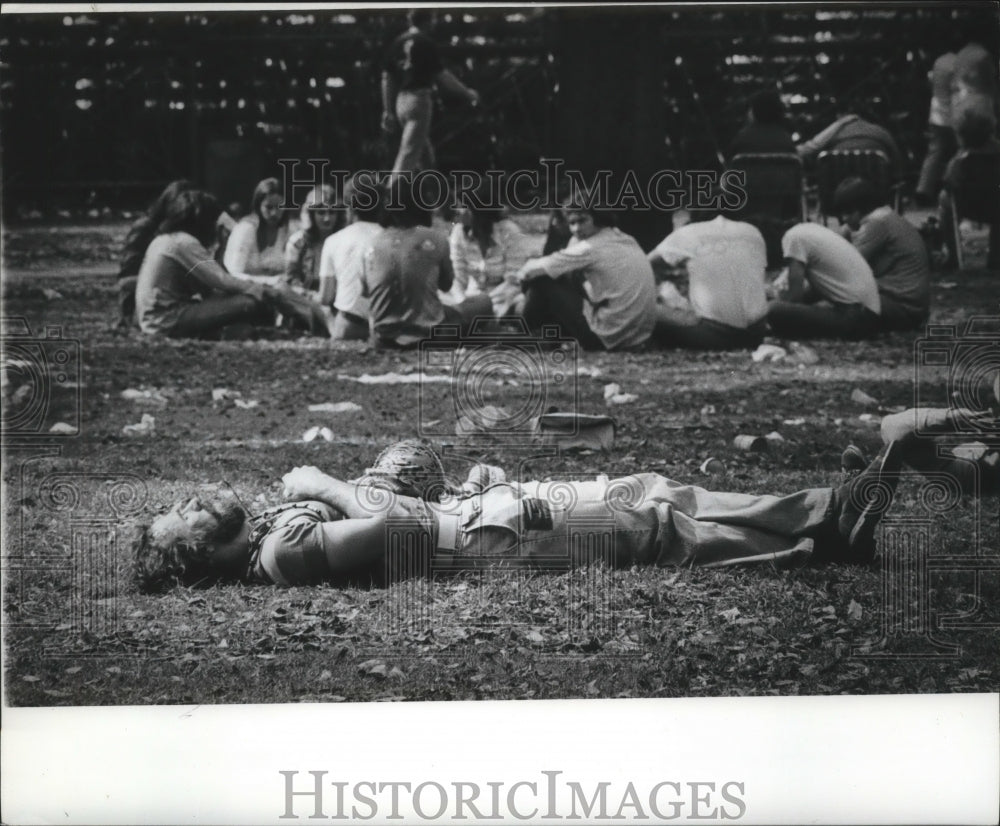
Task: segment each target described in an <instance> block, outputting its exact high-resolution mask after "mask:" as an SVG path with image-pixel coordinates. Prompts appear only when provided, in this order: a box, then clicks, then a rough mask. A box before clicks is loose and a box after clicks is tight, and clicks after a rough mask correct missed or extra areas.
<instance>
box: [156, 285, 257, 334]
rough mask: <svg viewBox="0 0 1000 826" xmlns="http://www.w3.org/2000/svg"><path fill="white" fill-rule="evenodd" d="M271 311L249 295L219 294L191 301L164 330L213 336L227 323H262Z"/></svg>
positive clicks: (227, 324) (226, 325)
mask: <svg viewBox="0 0 1000 826" xmlns="http://www.w3.org/2000/svg"><path fill="white" fill-rule="evenodd" d="M268 319H270V321H271V323H272V324H273V323H274V316H273V312H272V311H271V310H270V309H268V308H267V307H266V306H265V305H264V304H262V303H261V302H260V301H258V300H257V299H256V298H254V297H253V296H250V295H224V296H223V295H219V296H212V297H210V298H206V299H205V300H204V301H193V302H192V303H190V304H188V305H187V306H186V307H184V309H183V310H181V313H180V316H179V317H178V319H177V321H176V322H175V323H174V326H173V327H171V328H170V330H169V332H168V333H167V334H168V335H169V336H170V337H171V338H215V337H216V336H218V335H219V333H220V332H221V330H222V328H223V327H228V326H229V325H231V324H263V323H267V322H268Z"/></svg>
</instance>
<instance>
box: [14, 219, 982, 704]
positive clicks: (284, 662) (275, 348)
mask: <svg viewBox="0 0 1000 826" xmlns="http://www.w3.org/2000/svg"><path fill="white" fill-rule="evenodd" d="M123 232H124V225H113V226H111V225H102V226H97V225H95V226H90V227H87V226H83V227H76V228H56V229H53V228H34V229H14V230H11V231H10V232H8V233H7V235H6V237H5V252H6V256H7V257H6V265H7V267H8V268H9V269H8V271H7V273H6V275H5V279H4V285H3V286H4V312H3V314H4V316H6V317H12V316H17V317H23V318H24V319H26V320H27V322H28V324H29V325H30V328H31V331H32V333H33V334H34V336H35V337H37V338H44V333H45V331H46V328H48V327H53V326H58V327H61V329H62V336H63V338H65V339H69V340H75V341H78V342H79V344H80V352H81V358H80V366H79V370H78V371H77V372H78V375H71V376H69V377H68V379H67V382H66V383H65V384H64V385H63V386H62V389H61V390H60V391H58V392H54V393H53V395H52V400H51V407H50V410H49V413H48V418H47V419H46V420H45V421H46V425H45V428H44V429H45V431H47V430H48V426H49V425H51V424H53V423H55V422H58V421H63V422H66V423H69V424H74V423H75V418H74V417H75V415H76V410H77V406H76V399H77V397H78V398H79V400H80V404H79V425H80V430H79V433H78V434H77V435H75V436H64V437H53V436H49V435H48V434H47V433H45V434H42V435H41V437H40V438H37V439H33V440H29V441H31V443H32V446H24V445H23V444H22V445H21V446H20V447H18V446H16V445H12V446H8V447H7V449H5V451H4V469H3V479H4V483H5V497H4V517H5V518H4V528H3V539H4V549H5V558H4V568H5V570H4V574H5V576H4V586H3V587H4V625H5V632H6V633H5V640H4V642H5V645H6V673H5V680H6V692H7V694H6V696H7V701H8V703H10V704H12V705H88V704H113V705H118V704H149V703H245V702H297V701H343V700H348V701H356V700H436V699H441V700H444V699H499V698H504V699H520V698H525V699H526V698H543V697H549V698H556V697H558V698H571V697H655V696H665V697H676V696H726V695H763V694H840V693H895V692H957V691H996V690H997V688H998V686H1000V630H998V629H1000V617H998V613H1000V612H998V605H1000V588H998V584H1000V583H998V579H1000V577H998V575H997V574H995V573H994V574H987V575H984V576H982V577H981V578H980V579H978V580H977V579H976V578H975V577H974V576H973V574H971V573H967V572H966V573H963V572H954V571H945V570H940V571H932V572H931V574H930V577H929V580H928V585H927V588H926V589H924V590H921V591H919V593H917V592H913V593H911V592H910V591H907V592H906V593H905V594H904V598H903V600H902V601H901V602H900V601H899V600H895V601H893V600H887V597H886V594H885V591H884V586H885V587H888V588H889V590H892V587H895V586H893V582H895V581H894V580H891V578H890V579H886V577H887V575H886V574H884V573H883V568H882V564H881V562H882V560H881V558H879V559H878V560H876V563H875V565H874V566H872V567H871V568H850V567H844V566H829V567H826V568H812V569H801V570H794V571H776V570H773V569H771V568H766V567H762V568H758V569H753V570H741V571H730V572H713V571H700V570H649V569H636V570H630V571H608V570H605V569H600V568H596V569H593V570H587V571H574V572H569V573H557V574H551V573H549V574H546V573H536V574H532V575H528V576H524V575H514V574H512V573H511V572H509V571H498V572H492V573H482V574H473V573H468V574H463V575H460V576H457V577H451V578H437V579H434V580H430V581H428V580H420V581H415V582H410V583H404V584H400V585H396V586H393V587H392V588H390V589H388V590H381V591H363V590H340V589H334V588H331V587H313V588H292V589H287V590H279V589H273V588H262V587H254V586H242V585H228V586H219V587H212V588H207V589H177V590H174V591H172V592H170V593H168V594H165V595H155V596H150V595H141V594H139V593H138V592H137V591H136V589H135V587H134V586H133V585H132V582H131V579H130V574H129V565H130V560H129V552H128V537H129V528H130V525H131V524H132V523H134V522H135V521H136V520H137V519H140V518H143V519H148V518H150V516H151V515H153V514H155V508H156V506H158V505H160V504H162V503H167V502H169V501H171V500H172V499H174V498H175V497H177V496H178V495H180V494H181V493H182V492H184V491H186V490H190V489H191V488H192V487H193V488H196V489H197V488H198V487H199V486H202V489H208V490H210V489H212V488H213V487H214V486H218V485H223V486H224V485H227V484H228V485H232V486H233V487H234V488H236V489H237V490H238V491H239V492H240V496H241V498H242V499H243V501H244V502H245V503H246V504H247V505H248V506H249V507H250V509H251V510H254V511H256V510H258V509H260V508H261V507H263V506H265V505H267V504H272V503H276V502H277V501H279V493H280V485H279V483H278V480H279V479H280V477H281V475H282V474H283V473H284V472H286V471H287V470H289V469H291V468H292V467H293V466H295V465H299V464H314V465H317V466H319V467H321V468H323V469H324V470H326V471H328V472H330V473H332V474H334V475H336V476H340V477H342V478H343V477H347V478H350V477H352V476H354V475H356V474H357V473H358V472H359V471H360V470H361V469H362V468H364V467H365V466H366V463H367V462H369V461H370V460H371V459H372V458H373V457H374V456H375V454H376V453H377V452H378V450H379V449H381V447H382V446H384V445H385V444H387V443H388V442H390V441H392V440H394V439H397V438H401V437H405V436H412V435H415V433H416V430H417V429H418V423H423V425H424V426H425V428H429V429H430V431H431V432H432V434H433V435H435V436H436V437H437V438H436V440H437V442H438V443H439V444H440V445H441V446H442V447H445V448H448V447H449V444H448V443H449V442H454V437H452V436H450V435H449V434H452V433H454V422H455V407H454V404H453V395H452V392H451V385H450V384H448V383H446V382H434V383H427V384H424V385H420V384H415V383H404V384H365V383H360V382H358V381H356V380H355V379H357V378H358V377H360V376H362V375H364V374H371V375H376V374H384V373H390V372H394V373H413V372H416V371H418V370H419V369H420V368H421V366H422V365H421V360H420V357H419V355H418V354H417V353H405V354H394V353H382V352H376V351H374V350H372V349H371V348H369V347H367V346H365V345H360V344H333V343H331V342H327V341H319V340H308V339H306V340H299V341H265V342H246V343H243V342H222V343H200V342H180V343H178V342H169V341H155V340H147V339H144V338H141V337H140V336H138V335H135V334H132V335H128V336H123V335H121V334H118V333H115V332H114V331H113V330H112V329H111V327H112V322H113V320H114V309H113V305H114V279H113V276H112V275H111V267H109V266H105V262H106V261H107V260H108V259H109V258H110V257H111V256H112V254H113V250H114V249H115V244H116V243H117V242H118V241H119V240H120V237H121V235H122V234H123ZM934 280H935V283H934V290H933V301H934V314H933V318H932V320H933V321H934V322H936V323H943V324H957V325H963V324H964V322H965V320H966V319H968V318H969V317H970V316H971V315H973V314H976V313H980V314H982V313H990V312H992V313H995V312H996V310H997V307H998V302H1000V277H998V276H997V274H996V273H992V274H991V273H987V272H984V271H981V270H980V271H970V272H966V273H956V272H937V273H935V276H934ZM48 290H56V291H57V293H58V295H55V294H53V293H51V292H49V293H47V292H46V291H48ZM915 339H916V337H915V336H914V335H903V334H896V335H891V336H887V337H885V338H883V339H881V340H880V341H878V342H876V343H863V344H851V343H837V342H819V343H816V344H815V345H813V349H814V350H815V354H816V356H817V357H818V358H817V360H816V362H815V363H814V364H801V365H800V364H796V363H789V362H787V361H779V362H775V363H754V362H753V361H752V360H751V358H750V354H749V353H726V354H690V353H683V352H649V353H642V354H637V355H607V354H598V355H592V354H585V355H580V357H579V362H578V367H579V369H578V371H577V377H576V380H575V381H571V382H567V383H564V384H563V385H561V386H559V387H556V386H554V385H545V386H540V385H537V384H534V385H532V384H531V383H530V382H526V381H525V380H524V377H523V376H518V375H516V374H503V373H495V374H491V375H489V376H487V377H486V378H484V379H483V381H482V382H481V385H480V386H479V387H478V389H479V390H480V391H481V398H482V402H483V403H484V404H495V405H500V406H503V407H505V408H508V409H517V407H518V405H519V404H520V403H527V401H528V400H530V399H533V398H537V394H538V392H539V390H540V388H541V392H542V401H543V403H544V406H545V407H556V408H558V409H562V410H570V409H572V408H573V406H575V405H578V406H579V409H580V410H581V411H583V412H586V413H610V414H612V415H614V416H615V418H616V420H617V425H618V427H617V434H616V439H615V445H614V448H613V449H612V450H611V451H609V452H607V453H606V454H600V453H592V452H591V453H588V452H584V453H580V452H575V453H571V454H568V455H564V456H561V457H555V458H553V457H550V458H541V457H538V456H535V457H534V458H532V457H531V456H530V455H529V456H525V455H524V454H522V453H518V452H517V451H515V450H514V449H512V448H511V447H507V446H504V445H503V444H500V443H498V442H497V441H496V440H492V439H491V438H489V437H483V438H482V439H481V440H479V441H477V443H476V445H475V447H474V448H473V449H472V450H465V451H464V454H465V455H463V456H455V457H454V458H452V459H449V460H448V462H447V465H448V469H449V471H451V472H452V473H453V474H454V475H455V476H459V477H462V476H464V472H465V469H467V467H468V461H469V459H470V458H471V459H476V460H485V461H488V462H491V463H494V464H499V465H502V466H504V467H507V468H515V467H517V466H518V465H519V463H520V466H521V468H522V472H523V473H525V474H527V475H529V476H532V477H535V478H545V477H549V476H551V477H557V476H559V475H562V474H564V473H568V474H571V475H573V476H580V475H583V476H587V475H593V474H597V473H608V474H611V475H615V474H625V473H630V472H634V471H639V470H652V471H657V472H659V473H662V474H664V475H666V476H669V477H671V478H675V479H680V480H684V481H692V482H695V483H698V484H702V485H704V486H706V487H710V488H717V489H723V490H737V491H755V492H770V493H785V492H791V491H794V490H797V489H800V488H803V487H816V486H825V485H831V484H837V483H838V481H839V470H838V464H839V456H840V451H841V449H842V448H843V447H844V446H845V445H846V444H848V443H849V442H854V443H855V444H857V445H859V446H861V447H862V448H863V449H864V450H865V451H866V453H868V454H869V455H871V454H874V453H875V452H876V451H877V449H878V446H879V444H880V439H879V435H878V427H877V423H878V419H879V415H880V413H881V412H884V411H886V410H890V409H894V408H899V407H902V406H909V405H910V404H912V402H913V399H914V392H915V391H914V342H915ZM45 346H46V347H51V346H52V345H51V342H50V343H49V344H46V345H45ZM486 358H488V357H486ZM427 369H428V370H429V372H430V373H431V374H432V375H435V374H437V375H441V376H444V375H446V374H447V372H448V371H447V368H444V367H440V366H433V367H429V368H427ZM919 381H920V386H921V393H922V394H929V396H930V397H932V398H938V399H941V400H942V401H945V400H947V399H948V396H949V392H950V390H951V389H952V387H951V385H950V384H949V379H948V375H947V372H946V371H945V370H937V371H934V372H930V371H922V372H921V373H920V377H919ZM610 382H616V383H618V384H619V385H620V386H621V389H622V392H625V393H634V394H635V395H637V396H638V399H637V400H635V401H634V402H632V403H630V404H625V405H620V406H613V407H608V406H607V405H606V403H605V401H604V392H603V391H604V386H605V385H606V384H608V383H610ZM220 389H226V390H229V391H239V393H240V394H242V395H241V397H240V398H239V399H237V398H235V397H233V395H232V394H229V395H228V396H226V394H221V393H215V394H214V395H213V390H220ZM856 389H860V390H863V391H864V392H865V393H867V394H868V395H869V396H871V397H873V398H874V399H875V400H876V403H872V402H866V403H859V402H857V401H854V400H852V392H853V391H855V390H856ZM128 390H133V391H134V390H138V391H149V393H148V394H145V395H142V394H141V393H140V394H132V395H133V396H138V398H123V396H122V394H123V392H124V391H128ZM532 392H534V393H535V394H536V395H535V396H532V395H531V394H532ZM923 397H925V398H926V397H928V396H923ZM346 401H350V402H354V403H356V404H357V405H359V406H360V408H361V409H360V410H359V411H358V410H355V411H353V412H344V413H318V412H310V411H309V409H308V408H309V405H311V404H321V403H325V402H346ZM254 403H256V404H254ZM143 414H148V415H150V416H152V417H153V418H154V419H155V428H154V429H153V431H152V433H150V434H148V435H144V436H141V435H140V436H129V435H126V434H125V433H123V428H124V427H125V426H126V425H131V424H136V423H138V422H139V421H140V420H141V418H142V416H143ZM314 426H326V427H329V428H330V430H331V431H332V432H333V434H334V440H333V441H332V442H327V441H325V440H323V439H317V440H314V441H311V442H304V441H303V440H302V435H303V433H304V432H305V431H307V430H308V429H309V428H311V427H314ZM773 431H777V432H778V433H780V434H781V436H782V438H783V441H780V442H774V443H772V446H771V448H770V450H768V451H766V452H761V453H751V452H744V451H740V450H738V449H737V448H736V447H734V446H733V439H734V437H735V436H736V435H737V434H752V435H765V434H768V433H771V432H773ZM451 447H453V445H452V446H451ZM454 452H455V451H454V450H453V453H454ZM709 457H715V458H716V459H718V460H720V462H721V463H722V465H723V467H724V470H722V471H721V472H719V473H716V474H714V475H706V474H703V473H701V472H700V470H699V467H700V466H701V464H702V463H703V462H704V461H705V460H706V459H707V458H709ZM924 494H925V491H923V490H922V488H921V480H920V479H919V478H916V477H913V478H909V477H907V478H905V479H904V480H903V482H902V484H901V487H900V490H899V493H898V495H897V500H896V502H895V503H894V505H893V507H892V509H891V510H890V512H889V517H890V518H891V519H892V520H894V521H893V524H902V522H903V521H906V520H908V524H911V525H912V524H918V523H919V524H920V525H921V526H923V527H922V528H921V529H922V530H924V531H925V533H926V536H927V537H929V550H930V553H931V554H932V555H941V554H947V555H961V554H965V555H972V554H974V553H975V552H976V550H977V548H978V549H979V550H980V551H991V552H995V551H996V549H997V548H998V547H1000V537H998V518H997V514H998V504H997V500H996V499H986V500H983V501H981V502H979V503H976V502H972V501H968V500H965V501H949V502H946V503H945V505H943V506H937V507H933V506H932V505H933V502H931V504H930V505H929V504H928V501H929V497H927V496H926V495H924ZM886 583H889V584H888V585H886ZM892 605H894V606H895V608H893V607H891V606H892ZM917 609H919V610H922V611H926V614H920V613H919V611H918V614H917V615H916V616H917V620H908V621H905V622H904V620H903V619H901V615H900V614H898V613H894V611H897V610H898V611H900V612H903V613H905V614H906V616H910V615H911V614H910V613H907V612H911V613H912V611H914V610H917ZM962 616H965V617H966V619H965V620H964V621H962V622H959V624H961V625H964V626H967V627H964V628H951V627H948V626H949V625H954V624H955V622H956V621H955V619H954V618H955V617H962ZM907 622H909V624H907ZM974 626H981V627H974ZM884 629H888V630H889V631H890V632H891V633H889V635H888V638H887V639H886V640H885V641H884V643H885V644H884V645H883V646H881V647H879V646H876V650H882V651H883V653H885V652H888V653H889V654H892V655H893V656H883V657H870V656H868V657H866V656H862V655H860V654H859V651H861V650H862V649H863V647H864V646H865V645H866V644H870V643H873V642H877V641H879V640H880V638H882V636H883V630H884ZM923 632H926V633H923ZM931 637H932V638H933V639H931ZM943 643H947V644H951V645H952V646H954V647H953V648H951V649H949V651H950V654H949V656H942V653H943V652H944V651H945V649H944V648H943V647H942V644H943Z"/></svg>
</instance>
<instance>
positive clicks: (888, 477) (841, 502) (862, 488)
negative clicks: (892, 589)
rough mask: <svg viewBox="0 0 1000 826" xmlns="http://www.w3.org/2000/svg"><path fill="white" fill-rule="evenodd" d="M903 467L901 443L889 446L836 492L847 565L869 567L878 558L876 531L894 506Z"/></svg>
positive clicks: (839, 530)
mask: <svg viewBox="0 0 1000 826" xmlns="http://www.w3.org/2000/svg"><path fill="white" fill-rule="evenodd" d="M902 464H903V445H902V443H900V442H898V441H893V442H890V443H889V444H888V446H887V447H886V448H885V450H884V451H882V453H881V455H879V456H877V457H876V458H875V461H873V462H872V463H871V464H870V465H868V467H867V468H866V469H865V470H864V471H863V472H862V473H859V474H858V475H857V476H856V477H855V478H854V479H852V480H851V481H850V482H847V483H845V484H843V485H841V486H840V487H839V488H837V490H835V491H834V502H835V508H836V511H835V512H836V513H837V532H838V533H839V534H840V538H841V540H842V541H843V542H845V543H846V546H847V554H846V557H847V558H846V559H845V561H850V562H862V563H867V562H871V560H872V558H873V557H874V556H875V528H876V527H877V526H878V523H879V521H880V520H881V519H882V515H883V514H884V513H885V512H886V511H887V510H888V509H889V506H890V505H891V504H892V496H893V494H894V493H895V491H896V485H897V483H898V482H899V470H900V468H901V467H902Z"/></svg>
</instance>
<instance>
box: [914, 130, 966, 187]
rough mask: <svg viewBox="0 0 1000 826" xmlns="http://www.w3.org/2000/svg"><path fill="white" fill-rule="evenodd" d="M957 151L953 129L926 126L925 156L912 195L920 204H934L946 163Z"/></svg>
mask: <svg viewBox="0 0 1000 826" xmlns="http://www.w3.org/2000/svg"><path fill="white" fill-rule="evenodd" d="M957 151H958V141H957V140H956V138H955V130H954V129H952V128H951V127H950V126H935V125H934V124H929V125H928V127H927V155H926V156H925V157H924V163H923V166H921V168H920V180H919V181H918V182H917V188H916V191H915V193H914V194H915V195H916V196H917V198H918V200H919V201H920V202H921V203H924V204H932V203H934V199H935V198H937V194H938V190H939V189H940V188H941V179H942V178H943V177H944V170H945V168H946V167H947V166H948V161H950V160H951V158H952V156H954V154H955V153H956V152H957Z"/></svg>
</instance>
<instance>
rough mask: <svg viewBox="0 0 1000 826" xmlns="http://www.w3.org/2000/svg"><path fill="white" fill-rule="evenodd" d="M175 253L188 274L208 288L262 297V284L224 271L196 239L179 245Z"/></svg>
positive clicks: (260, 298)
mask: <svg viewBox="0 0 1000 826" xmlns="http://www.w3.org/2000/svg"><path fill="white" fill-rule="evenodd" d="M176 254H177V256H178V259H179V260H180V262H181V263H182V264H183V265H184V266H185V267H186V268H187V271H188V274H190V275H191V276H192V277H193V278H194V279H195V280H196V281H197V282H198V283H199V284H201V285H202V286H204V287H207V288H208V289H209V290H216V291H218V292H222V293H243V294H245V295H251V296H253V297H254V298H256V299H258V300H262V299H263V298H264V285H263V284H258V283H255V282H253V281H248V280H245V279H242V278H237V277H236V276H234V275H232V274H231V273H228V272H226V270H225V268H224V267H222V265H221V264H219V262H218V261H216V260H215V259H214V258H213V257H212V256H211V254H209V252H208V250H207V249H205V247H204V246H202V245H201V244H200V243H199V242H198V241H195V240H193V239H192V242H191V243H189V244H184V245H183V246H181V247H179V248H178V249H177V251H176Z"/></svg>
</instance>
